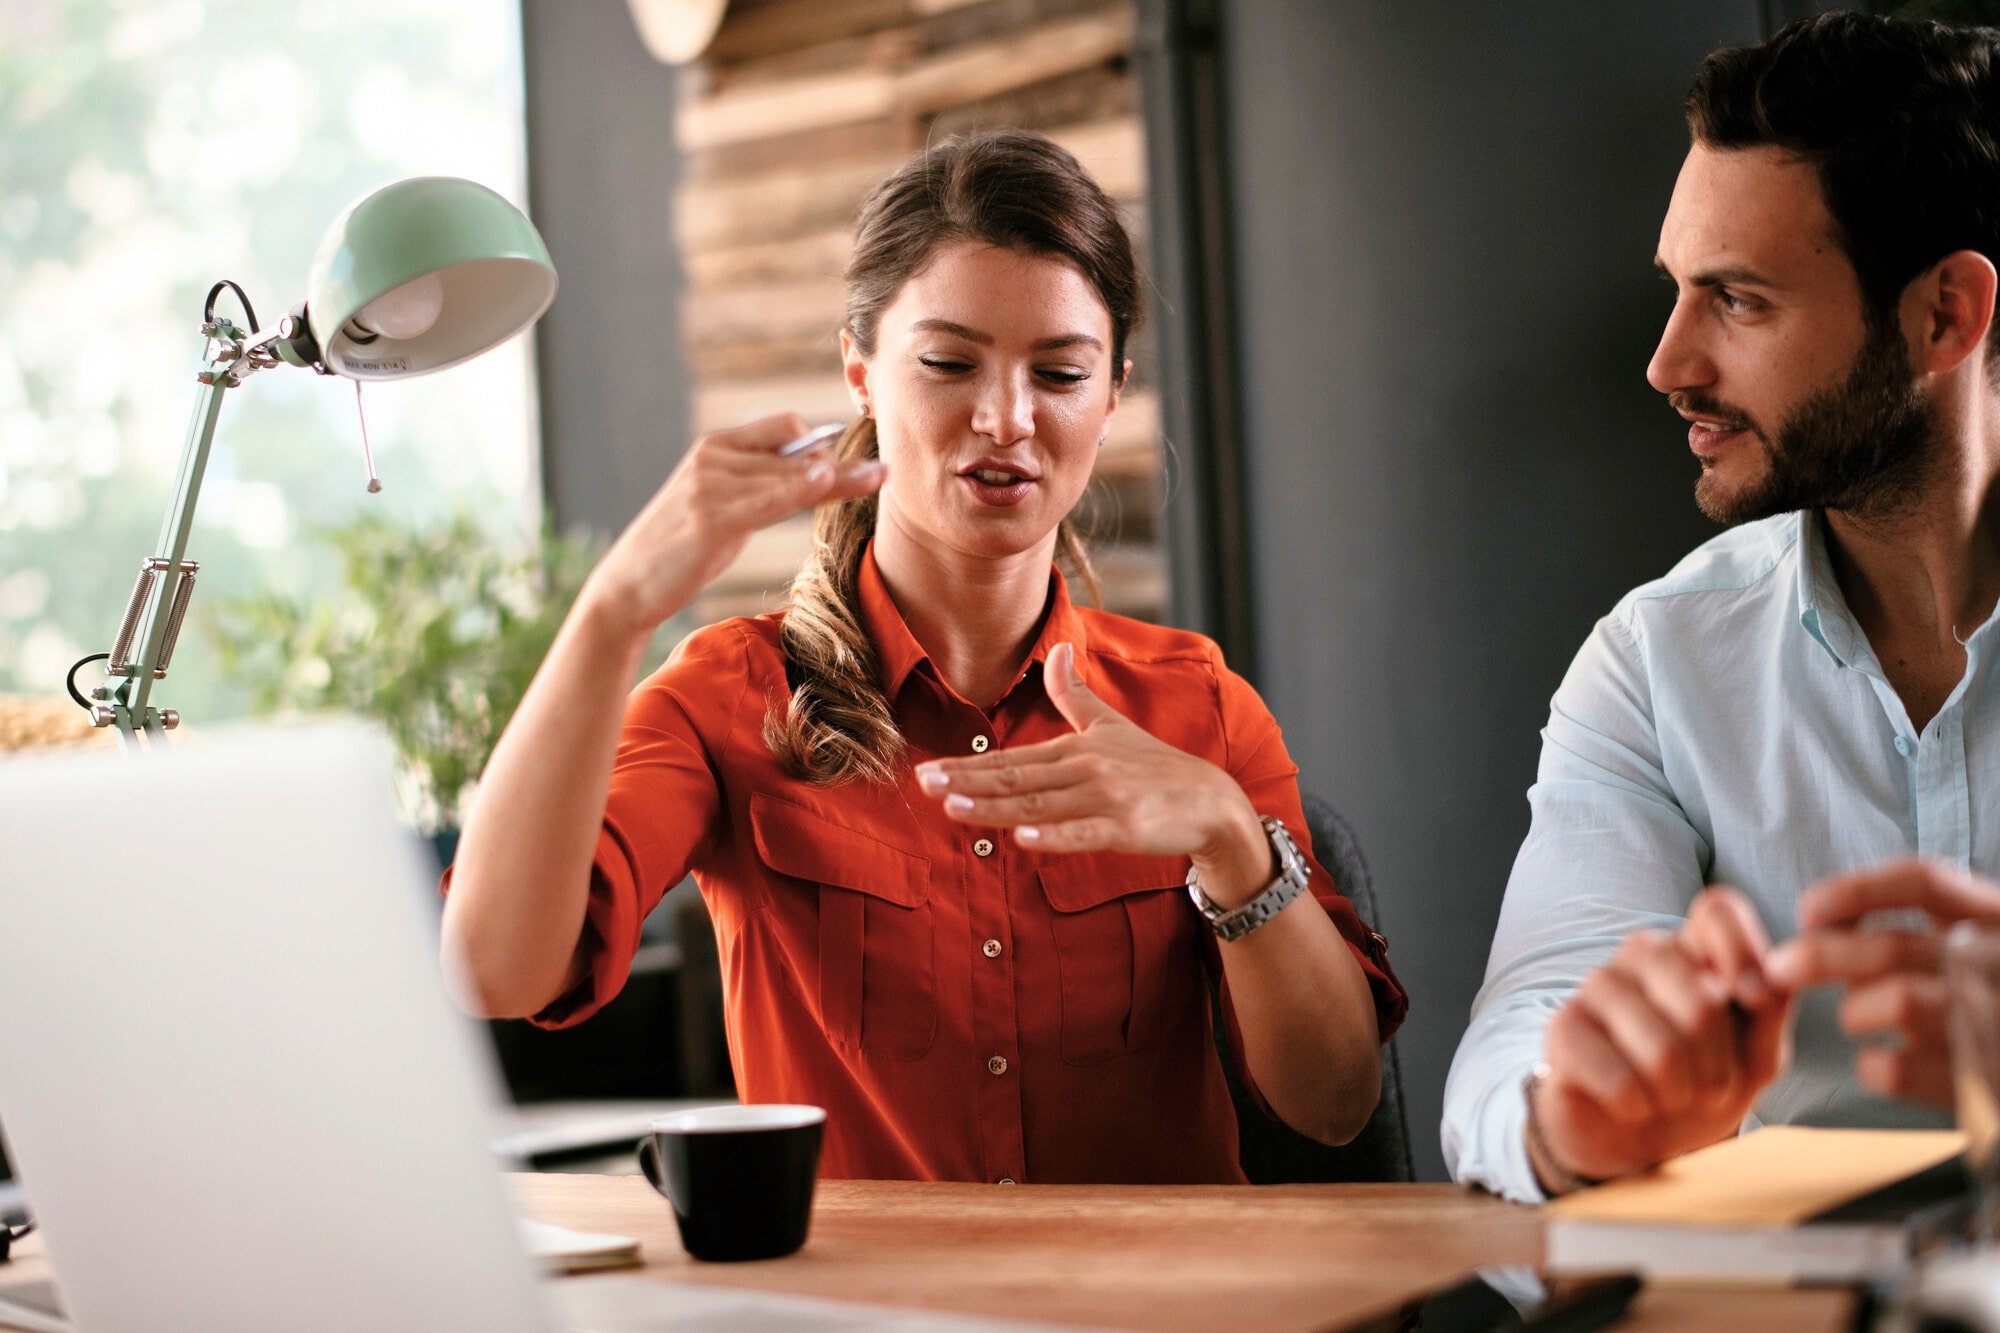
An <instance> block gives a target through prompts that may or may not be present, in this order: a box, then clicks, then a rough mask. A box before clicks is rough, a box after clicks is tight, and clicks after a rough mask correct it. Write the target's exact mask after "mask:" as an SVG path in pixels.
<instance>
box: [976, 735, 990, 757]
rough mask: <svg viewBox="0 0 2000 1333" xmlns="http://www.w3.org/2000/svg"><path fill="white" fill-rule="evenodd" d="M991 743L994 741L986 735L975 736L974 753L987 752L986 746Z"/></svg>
mask: <svg viewBox="0 0 2000 1333" xmlns="http://www.w3.org/2000/svg"><path fill="white" fill-rule="evenodd" d="M991 744H993V742H992V741H990V740H987V739H986V738H985V737H984V736H974V737H973V738H972V752H973V753H974V754H985V753H986V747H987V746H989V745H991Z"/></svg>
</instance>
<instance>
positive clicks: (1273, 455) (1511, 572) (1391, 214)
mask: <svg viewBox="0 0 2000 1333" xmlns="http://www.w3.org/2000/svg"><path fill="white" fill-rule="evenodd" d="M1227 13H1228V16H1229V18H1228V22H1229V25H1230V26H1229V28H1228V30H1227V32H1226V34H1225V42H1226V46H1227V62H1228V63H1227V69H1228V76H1229V80H1230V88H1229V104H1230V107H1231V127H1230V137H1231V142H1232V145H1233V154H1234V157H1233V161H1232V162H1231V169H1232V171H1233V173H1234V186H1235V189H1234V197H1235V200H1236V208H1235V212H1234V217H1233V223H1234V227H1235V246H1236V248H1235V255H1236V261H1237V265H1238V268H1237V274H1238V284H1239V286H1238V298H1239V301H1240V309H1239V317H1240V328H1241V333H1242V345H1241V355H1240V364H1241V366H1242V373H1243V386H1242V388H1243V393H1242V397H1243V402H1244V404H1245V421H1244V428H1245V434H1246V438H1247V441H1248V446H1247V452H1248V457H1249V464H1250V473H1251V476H1250V498H1251V512H1252V515H1253V531H1254V538H1253V540H1254V542H1255V549H1254V552H1253V555H1254V566H1253V567H1254V570H1255V576H1256V578H1255V586H1256V589H1257V601H1258V607H1257V610H1258V622H1259V632H1258V641H1257V642H1258V653H1259V657H1260V670H1259V677H1260V684H1261V686H1262V688H1263V691H1264V694H1265V697H1266V698H1267V699H1268V700H1269V702H1270V704H1271V707H1272V709H1273V711H1274V712H1275V713H1276V714H1277V716H1278V719H1279V721H1280V722H1281V723H1283V724H1284V727H1285V734H1286V738H1287V740H1288V741H1289V743H1290V745H1291V749H1292V753H1293V755H1294V756H1295V758H1296V759H1297V760H1298V762H1299V764H1300V766H1301V768H1302V769H1303V775H1302V779H1301V780H1302V782H1303V783H1304V785H1306V786H1307V787H1308V788H1309V789H1316V790H1318V791H1319V792H1321V793H1322V794H1324V795H1325V796H1327V797H1328V798H1329V799H1331V800H1332V801H1333V802H1334V803H1335V804H1336V805H1337V806H1339V807H1340V808H1341V809H1342V810H1343V811H1344V812H1345V813H1346V814H1347V816H1348V817H1349V818H1350V819H1351V820H1352V821H1353V823H1354V825H1355V828H1356V830H1357V832H1358V833H1359V835H1360V838H1361V843H1362V847H1363V849H1364V850H1365V852H1366V853H1367V855H1368V857H1369V860H1370V862H1371V865H1372V867H1373V869H1374V872H1375V879H1376V883H1377V891H1378V892H1379V893H1380V894H1381V896H1382V900H1383V908H1382V911H1383V915H1384V918H1385V925H1384V929H1385V931H1386V933H1387V934H1388V935H1389V937H1390V940H1391V955H1392V957H1393V958H1394V960H1395V962H1396V966H1397V969H1398V971H1399V972H1400V973H1401V975H1402V977H1403V979H1404V981H1405V982H1407V983H1408V985H1409V988H1410V991H1411V994H1412V997H1413V1004H1412V1008H1411V1016H1410V1019H1409V1023H1408V1026H1407V1027H1406V1028H1405V1029H1404V1032H1405V1034H1406V1035H1405V1036H1404V1038H1403V1040H1402V1051H1403V1059H1404V1070H1405V1078H1406V1080H1407V1082H1408V1085H1409V1086H1408V1092H1409V1100H1410V1108H1411V1117H1412V1120H1411V1131H1412V1138H1413V1139H1414V1141H1415V1148H1416V1151H1417V1163H1418V1170H1419V1173H1420V1174H1422V1175H1424V1176H1426V1177H1432V1178H1436V1177H1440V1176H1441V1174H1442V1170H1443V1167H1442V1162H1441V1158H1440V1156H1439V1152H1438V1147H1437V1121H1438V1114H1439V1106H1440V1101H1441V1098H1442V1094H1443V1089H1444V1077H1445V1071H1446V1069H1447V1068H1448V1066H1449V1064H1450V1061H1451V1055H1452V1051H1453V1049H1454V1048H1455V1046H1456V1045H1457V1042H1458V1037H1459V1034H1460V1032H1461V1031H1462V1030H1463V1028H1464V1026H1465V1020H1466V1014H1467V1010H1468V1008H1469V1006H1470V1004H1471V1001H1472V998H1473V995H1474V993H1475V991H1476V990H1477V989H1478V986H1479V981H1480V977H1481V974H1482V972H1483V971H1484V967H1485V962H1486V952H1487V947H1488V944H1489V943H1490V941H1491V938H1492V928H1493V923H1494V920H1495V917H1496V916H1497V914H1498V911H1499V905H1500V897H1501V892H1502V890H1503V888H1504V887H1505V884H1506V879H1507V872H1508V868H1509V866H1510V865H1511V864H1512V861H1513V856H1514V852H1515V850H1516V849H1517V847H1518V846H1519V844H1520V840H1521V837H1522V835H1523V833H1524V832H1525V831H1526V828H1527V822H1528V808H1527V802H1526V800H1525V798H1524V793H1525V792H1526V789H1527V787H1528V785H1529V783H1530V782H1532V781H1533V779H1534V771H1535V759H1536V755H1537V752H1538V748H1539V737H1538V732H1539V730H1540V728H1541V726H1542V724H1543V722H1544V721H1545V720H1546V718H1547V711H1548V699H1549V695H1550V693H1551V692H1552V691H1553V690H1554V688H1555V686H1556V684H1557V683H1558V681H1559V680H1560V679H1561V677H1562V673H1563V671H1564V669H1565V667H1566V666H1567V665H1568V663H1569V660H1570V658H1571V656H1572V655H1573V654H1574V653H1575V651H1576V649H1577V647H1578V645H1579V644H1580V643H1581V642H1582V641H1583V638H1584V636H1585V635H1586V634H1587V633H1588V632H1589V630H1590V627H1591V625H1592V623H1593V622H1594V621H1595V620H1596V619H1597V617H1599V616H1600V615H1602V614H1603V613H1604V612H1606V611H1607V610H1609V609H1610V607H1611V605H1612V604H1613V602H1615V601H1616V600H1617V598H1618V596H1619V595H1620V594H1621V593H1622V592H1623V591H1624V590H1626V589H1627V588H1629V587H1631V586H1632V585H1634V584H1636V583H1639V582H1641V581H1643V580H1645V579H1647V578H1651V577H1653V576H1655V575H1658V574H1660V573H1663V572H1664V571H1665V570H1666V569H1667V568H1668V567H1669V566H1670V565H1671V564H1672V563H1673V562H1674V560H1675V559H1676V558H1677V557H1678V556H1679V555H1680V554H1681V553H1683V552H1685V551H1686V550H1688V549H1689V548H1690V547H1692V546H1694V545H1695V544H1697V543H1698V542H1700V541H1701V540H1703V539H1704V537H1706V536H1707V535H1710V534H1711V533H1712V532H1713V531H1714V530H1713V529H1712V528H1710V527H1709V526H1708V525H1707V523H1706V522H1705V521H1704V520H1702V519H1701V518H1700V516H1699V515H1698V514H1697V512H1696V511H1695V508H1694V504H1693V500H1692V487H1693V482H1694V477H1695V472H1696V469H1695V465H1694V463H1693V460H1692V459H1691V458H1690V457H1689V455H1688V452H1687V444H1686V436H1685V432H1684V429H1683V428H1681V426H1680V422H1679V420H1678V419H1677V418H1676V417H1675V416H1674V415H1673V413H1672V412H1671V411H1669V410H1668V408H1667V407H1666V404H1665V402H1664V401H1663V400H1662V399H1661V398H1660V396H1659V395H1658V394H1656V393H1654V392H1653V391H1652V390H1651V389H1650V388H1648V387H1647V385H1646V383H1645V380H1644V371H1645V365H1646V360H1647V357H1648V355H1649V353H1650V352H1651V349H1652V346H1653V343H1654V341H1655V339H1656V338H1657V337H1658V333H1659V329H1660V326H1661V324H1662V322H1663V320H1664V318H1665V316H1666V313H1667V310H1668V307H1669V303H1670V301H1669V295H1668V293H1667V291H1666V289H1665V288H1664V286H1663V285H1662V284H1661V282H1660V280H1659V279H1658V278H1656V277H1655V276H1654V274H1653V271H1652V268H1651V258H1652V253H1653V247H1654V243H1655V242H1656V240H1657V239H1658V234H1659V221H1660V216H1661V214H1662V212H1663V211H1664V209H1665V206H1666V203H1667V199H1668V196H1669V194H1670V192H1671V190H1672V186H1673V180H1674V174H1675V171H1676V170H1677V168H1678V165H1679V163H1680V159H1681V157H1682V155H1683V153H1684V152H1685V151H1686V136H1685V131H1684V129H1683V128H1682V122H1681V118H1680V111H1679V107H1680V99H1681V97H1682V95H1683V94H1684V93H1685V91H1686V87H1687V83H1688V80H1689V78H1690V76H1691V75H1692V73H1693V70H1694V67H1695V65H1696V64H1697V62H1698V61H1699V60H1700V58H1701V57H1702V55H1704V54H1705V53H1706V52H1707V51H1709V50H1710V49H1711V48H1713V47H1715V46H1718V45H1722V44H1725V43H1732V42H1740V41H1750V40H1755V39H1756V38H1757V36H1758V35H1759V33H1758V18H1759V13H1758V7H1757V0H1676V3H1674V4H1671V5H1635V4H1606V3H1585V2H1584V0H1536V3H1534V4H1532V5H1523V4H1519V3H1507V2H1506V0H1486V2H1484V3H1473V2H1472V0H1458V2H1457V3H1451V2H1450V0H1258V2H1257V3H1253V4H1238V5H1232V6H1230V7H1229V8H1228V10H1227Z"/></svg>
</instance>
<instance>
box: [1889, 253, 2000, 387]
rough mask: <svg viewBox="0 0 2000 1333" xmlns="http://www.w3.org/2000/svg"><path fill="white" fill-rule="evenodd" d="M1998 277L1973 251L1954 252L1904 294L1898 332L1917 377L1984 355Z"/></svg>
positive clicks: (1990, 264) (1999, 287) (1944, 371)
mask: <svg viewBox="0 0 2000 1333" xmlns="http://www.w3.org/2000/svg"><path fill="white" fill-rule="evenodd" d="M1996 292H2000V274H1996V272H1995V270H1994V267H1993V261H1992V260H1990V259H1988V258H1987V257H1986V256H1985V255H1982V254H1980V253H1979V252H1978V251H1977V250H1955V251H1953V252H1952V253H1951V254H1948V255H1946V256H1945V257H1944V258H1943V259H1940V260H1938V262H1937V263H1935V264H1933V265H1931V267H1930V268H1929V269H1928V270H1927V271H1925V272H1923V273H1921V274H1919V275H1918V276H1917V277H1916V279H1915V280H1914V281H1912V282H1911V283H1910V285H1909V286H1908V287H1907V288H1905V289H1904V291H1903V302H1902V304H1903V311H1902V314H1903V330H1904V332H1905V333H1907V334H1908V335H1909V340H1910V355H1911V359H1912V360H1913V361H1914V362H1915V365H1914V366H1913V367H1912V369H1914V370H1915V371H1916V373H1917V374H1919V375H1939V374H1947V373H1949V372H1950V371H1953V370H1956V369H1957V368H1958V367H1959V365H1961V364H1962V363H1963V362H1964V361H1965V359H1966V358H1967V357H1969V356H1974V355H1980V356H1983V355H1984V352H1985V348H1986V335H1987V332H1988V330H1990V329H1991V328H1992V326H1993V307H1994V299H1995V294H1996Z"/></svg>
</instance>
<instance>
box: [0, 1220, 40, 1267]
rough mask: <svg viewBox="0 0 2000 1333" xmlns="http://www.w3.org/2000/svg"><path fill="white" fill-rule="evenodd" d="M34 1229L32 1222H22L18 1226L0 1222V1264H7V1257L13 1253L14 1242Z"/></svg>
mask: <svg viewBox="0 0 2000 1333" xmlns="http://www.w3.org/2000/svg"><path fill="white" fill-rule="evenodd" d="M34 1229H35V1224H34V1222H33V1221H32V1220H30V1221H27V1222H23V1223H21V1224H20V1225H18V1226H14V1225H10V1224H8V1223H6V1222H0V1264H4V1263H6V1262H7V1258H8V1256H9V1255H10V1254H11V1253H12V1252H13V1249H14V1242H15V1241H17V1240H20V1239H21V1238H22V1237H23V1236H26V1235H27V1234H28V1233H29V1232H31V1231H33V1230H34Z"/></svg>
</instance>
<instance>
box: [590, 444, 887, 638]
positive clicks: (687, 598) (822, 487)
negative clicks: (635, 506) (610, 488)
mask: <svg viewBox="0 0 2000 1333" xmlns="http://www.w3.org/2000/svg"><path fill="white" fill-rule="evenodd" d="M805 432H806V422H805V418H803V417H801V416H799V415H798V414H797V413H796V412H786V413H783V414H781V415H779V416H773V417H765V418H764V419H763V420H761V421H753V422H751V423H750V424H749V425H747V426H740V427H738V428H737V429H735V430H723V431H716V432H715V433H713V434H710V435H704V436H702V437H701V438H700V439H698V440H696V441H695V442H694V444H693V445H691V446H690V447H689V448H688V451H687V454H686V456H685V457H683V458H682V459H681V461H680V466H678V467H676V468H675V469H674V470H673V474H672V475H671V476H669V477H668V478H667V480H666V484H665V485H663V486H661V487H660V489H659V490H658V492H656V493H655V494H654V496H653V498H652V499H651V500H649V501H647V502H646V507H645V508H644V509H642V510H640V511H639V515H638V517H637V518H634V519H633V520H632V522H631V523H630V524H628V525H627V526H626V528H625V531H624V532H623V533H621V534H620V535H619V537H618V540H617V541H616V542H614V543H612V546H611V549H610V550H609V551H607V552H606V553H605V555H604V559H603V560H601V561H599V562H598V565H597V568H596V569H595V570H593V571H592V573H591V576H590V581H589V584H588V585H586V587H585V589H584V597H585V598H588V599H590V600H591V603H592V605H593V606H594V607H595V608H596V609H597V610H598V611H599V612H600V613H606V614H609V615H611V616H613V617H615V618H616V621H617V622H618V623H619V624H621V625H622V626H624V627H625V628H626V629H627V630H628V631H629V632H630V633H632V634H651V633H652V632H653V630H654V629H655V628H657V627H658V626H659V624H660V622H662V621H664V620H665V619H666V618H667V617H668V616H671V615H673V614H674V613H675V612H676V611H679V610H680V609H681V608H683V607H685V606H687V605H688V604H689V603H690V602H692V601H694V599H695V597H696V596H697V595H698V594H699V593H700V592H701V590H702V589H703V588H704V587H706V586H707V585H708V583H709V582H710V581H711V580H712V579H714V578H715V577H716V576H717V575H718V574H720V573H722V571H723V570H724V569H726V568H728V566H729V562H730V561H732V560H734V559H735V558H736V556H737V554H738V553H739V552H740V551H742V549H743V545H744V543H745V542H747V541H749V539H750V534H751V533H753V532H755V531H757V529H759V528H762V527H768V526H769V525H770V524H772V523H775V522H777V521H778V520H779V519H781V518H784V517H785V516H787V515H789V514H795V513H797V512H798V511H799V510H801V509H808V508H811V507H813V506H814V505H820V504H824V503H826V502H827V501H829V500H845V499H851V498H853V497H855V496H859V495H867V494H868V493H870V492H871V491H874V490H876V489H878V488H879V487H880V486H881V485H882V479H883V477H884V476H886V475H887V468H886V467H885V465H884V464H882V463H881V462H879V461H877V460H874V459H865V460H860V461H856V462H849V463H841V462H837V461H836V460H835V459H834V456H833V450H832V449H829V448H820V449H812V450H809V451H808V452H806V453H803V454H800V455H798V456H796V457H793V458H781V457H779V455H778V449H779V447H780V446H781V445H783V444H785V443H786V442H787V441H789V440H795V439H797V438H798V437H799V436H801V435H803V434H805Z"/></svg>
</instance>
